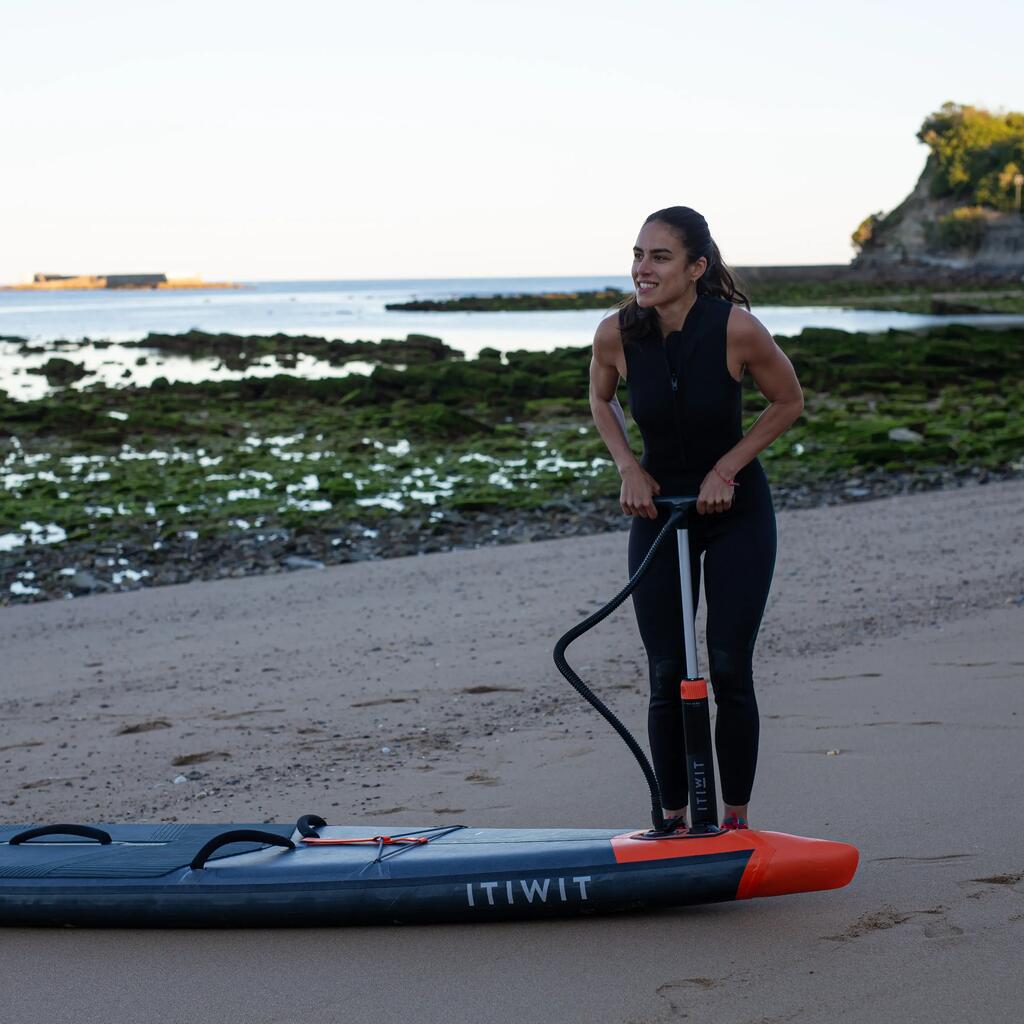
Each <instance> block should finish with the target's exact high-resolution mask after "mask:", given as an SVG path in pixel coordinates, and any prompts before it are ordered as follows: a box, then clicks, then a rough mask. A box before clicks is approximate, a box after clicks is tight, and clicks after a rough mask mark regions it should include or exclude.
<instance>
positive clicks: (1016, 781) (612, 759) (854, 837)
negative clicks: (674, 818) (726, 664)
mask: <svg viewBox="0 0 1024 1024" xmlns="http://www.w3.org/2000/svg"><path fill="white" fill-rule="evenodd" d="M1022 506H1024V481H1010V482H1004V483H992V484H988V485H984V486H978V485H974V486H968V487H964V488H962V489H959V490H949V491H942V492H933V493H928V494H920V495H914V496H904V497H894V498H887V499H884V500H879V501H872V502H865V503H859V504H852V505H844V506H841V507H832V508H819V509H808V510H794V511H785V512H781V513H780V514H779V559H778V565H777V570H776V576H775V582H774V585H773V590H772V595H771V598H770V601H769V605H768V609H767V612H766V615H765V620H764V624H763V627H762V631H761V636H760V640H759V645H758V654H757V658H756V660H755V672H756V676H755V679H756V682H757V686H758V699H759V703H760V707H761V715H762V733H761V758H760V768H759V774H758V781H757V784H756V787H755V792H754V798H753V801H752V804H751V819H752V824H753V825H754V826H755V827H765V828H774V829H778V830H781V831H790V832H796V833H801V834H805V835H812V836H822V837H830V838H836V839H842V840H845V841H849V842H853V843H855V844H856V845H857V846H858V847H859V849H860V852H861V866H860V869H859V872H858V874H857V877H856V878H855V879H854V881H853V883H852V885H851V886H850V887H849V888H847V889H845V890H840V891H837V892H831V893H818V894H808V895H803V896H793V897H784V898H779V899H772V900H759V901H750V902H740V903H731V904H724V905H718V906H706V907H697V908H689V909H681V910H672V911H666V912H661V913H658V914H650V915H628V916H618V917H614V916H613V917H603V918H592V919H581V920H573V921H561V922H534V923H523V924H510V925H494V926H468V925H466V926H409V927H402V928H397V927H392V928H377V929H369V928H352V929H345V928H338V929H332V930H309V931H296V930H287V931H273V930H266V931H238V932H196V931H171V932H162V933H161V932H129V931H121V930H114V931H104V932H96V931H53V930H5V931H2V932H0V981H2V983H3V990H4V1003H5V1007H4V1009H5V1014H4V1015H5V1017H6V1018H8V1019H11V1020H18V1021H22V1022H34V1021H47V1022H63V1021H68V1022H71V1021H74V1022H76V1024H89V1022H93V1021H104V1022H110V1021H124V1022H139V1024H143V1022H161V1024H165V1022H166V1024H170V1022H179V1021H180V1022H184V1021H204V1020H213V1019H217V1020H221V1021H228V1022H234V1021H239V1022H242V1021H245V1022H247V1024H270V1022H283V1021H291V1020H295V1019H297V1018H299V1017H300V1016H309V1015H316V1017H317V1018H318V1019H321V1020H327V1021H341V1020H347V1019H362V1018H376V1017H378V1016H380V1015H386V1016H387V1017H388V1018H398V1017H403V1018H406V1019H408V1018H409V1017H410V1016H412V1015H414V1016H415V1018H416V1019H417V1020H423V1021H445V1022H463V1021H465V1022H490V1021H507V1020H522V1021H540V1020H553V1019H554V1020H559V1021H563V1022H581V1024H582V1022H588V1024H603V1022H622V1024H640V1022H643V1024H662V1022H669V1021H676V1020H689V1021H709V1022H710V1021H735V1022H751V1024H753V1022H761V1024H769V1022H782V1021H799V1022H815V1021H879V1020H882V1021H885V1020H897V1019H899V1020H901V1021H906V1022H913V1021H922V1022H923V1021H928V1022H934V1021H955V1020H966V1019H978V1018H984V1019H987V1020H991V1021H1007V1022H1008V1021H1015V1020H1018V1019H1019V1003H1020V999H1019V980H1018V979H1019V975H1020V971H1021V969H1022V968H1024V853H1022V851H1021V835H1022V834H1024V803H1022V801H1021V798H1020V789H1021V783H1022V781H1024V767H1022V766H1024V758H1022V743H1021V739H1022V732H1024V685H1022V684H1024V598H1022V594H1024V554H1022V552H1024V517H1022V515H1021V508H1022ZM624 571H625V535H624V534H622V533H611V534H601V535H597V536H590V537H581V538H573V539H567V540H553V541H544V542H536V543H532V544H522V545H515V546H506V547H490V548H480V549H477V550H465V551H454V552H448V553H442V554H430V555H424V556H419V557H408V558H398V559H393V560H389V561H383V562H360V563H352V564H347V565H340V566H333V567H329V568H327V569H325V570H321V571H317V570H308V571H300V572H294V573H289V574H287V575H275V576H266V577H248V578H241V579H225V580H221V581H216V582H207V583H190V584H184V585H179V586H165V587H159V588H153V589H146V590H140V591H136V592H132V593H118V594H104V595H96V596H90V597H84V598H76V599H74V600H64V601H50V602H46V603H41V604H37V605H23V606H16V607H9V608H6V609H4V610H3V611H2V613H0V648H2V650H3V658H4V665H3V670H2V673H0V678H2V681H0V709H2V712H3V716H4V722H5V728H4V730H3V733H2V734H0V767H2V769H3V772H2V776H0V814H2V820H3V821H5V822H40V821H48V820H61V821H67V820H79V821H114V820H122V821H123V820H144V821H164V820H171V821H174V820H176V821H202V822H225V823H227V822H241V821H280V822H290V821H294V820H295V819H296V818H297V817H298V816H299V815H300V814H303V813H307V812H316V813H319V814H321V815H323V816H324V817H325V818H327V819H328V820H329V821H330V822H332V823H354V822H358V821H367V822H370V823H372V827H373V829H374V830H384V831H386V830H387V829H388V828H389V827H391V826H400V825H401V826H421V825H427V824H431V825H433V824H443V823H448V822H451V823H468V824H474V825H485V826H509V827H519V826H530V825H536V826H545V825H569V826H579V827H582V826H601V827H619V826H621V827H622V828H623V829H624V830H625V829H628V828H635V827H640V826H643V825H645V824H646V815H647V798H646V789H645V786H644V782H643V779H642V776H641V775H640V773H639V771H638V770H637V769H636V767H635V764H634V763H633V762H632V759H631V757H630V755H629V753H628V752H627V751H626V749H625V747H624V746H623V744H622V743H621V741H620V740H619V739H618V738H617V737H616V736H615V735H614V734H613V733H612V732H611V730H610V729H609V728H608V727H607V726H606V725H605V724H604V723H603V722H602V721H601V720H600V719H599V718H598V716H597V715H596V714H595V713H594V712H593V711H591V710H590V709H589V708H587V707H586V706H585V705H584V704H583V703H582V702H581V701H580V699H579V698H578V697H577V696H576V695H575V694H574V693H573V691H572V690H571V689H570V688H569V687H568V685H567V684H566V683H565V682H564V681H563V680H562V678H561V677H560V676H559V675H558V673H557V671H556V670H555V668H554V666H553V664H552V661H551V648H552V646H553V644H554V642H555V640H556V639H557V637H558V636H559V635H560V634H561V633H562V632H564V630H565V629H567V628H568V627H569V626H570V625H572V624H573V623H575V622H576V621H578V620H579V619H581V618H583V617H584V616H585V615H587V614H589V613H590V612H591V611H593V610H594V608H596V607H597V606H599V605H600V604H601V603H603V601H604V600H605V599H606V598H607V597H609V596H611V594H613V593H614V592H615V591H617V590H618V589H619V587H620V586H621V583H622V581H623V579H624ZM570 660H571V661H572V662H573V664H574V665H575V666H576V667H577V669H578V670H579V671H580V673H581V675H583V676H584V677H585V678H586V679H587V680H588V681H590V682H591V683H592V684H593V685H594V687H595V689H597V690H598V691H599V692H600V693H601V694H602V695H604V696H605V697H606V699H607V700H608V702H609V703H610V704H612V706H613V707H614V708H615V709H616V710H617V711H618V712H619V713H620V714H621V716H622V717H623V719H624V720H625V721H626V722H627V724H628V725H629V726H630V727H631V728H633V729H634V730H635V731H636V732H638V733H639V734H640V735H641V736H643V734H644V723H645V719H646V688H647V683H646V666H645V659H644V655H643V649H642V646H641V644H640V640H639V636H638V634H637V630H636V626H635V622H634V620H633V617H632V613H631V610H630V609H629V608H628V607H627V608H623V609H622V610H620V611H619V612H618V613H617V614H616V615H615V616H614V617H613V618H612V619H611V620H609V621H608V622H607V623H605V624H603V625H602V626H601V627H599V628H598V630H597V631H596V632H594V633H592V634H589V635H588V636H587V637H586V638H584V639H583V640H582V641H580V642H579V643H577V644H576V645H574V647H573V648H572V649H571V651H570ZM644 738H645V737H644ZM176 780H178V781H176Z"/></svg>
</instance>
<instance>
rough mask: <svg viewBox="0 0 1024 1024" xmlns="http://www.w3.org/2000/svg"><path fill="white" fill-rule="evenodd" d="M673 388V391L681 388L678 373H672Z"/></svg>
mask: <svg viewBox="0 0 1024 1024" xmlns="http://www.w3.org/2000/svg"><path fill="white" fill-rule="evenodd" d="M672 390H673V391H678V390H679V381H678V380H677V379H676V375H675V374H674V373H673V374H672Z"/></svg>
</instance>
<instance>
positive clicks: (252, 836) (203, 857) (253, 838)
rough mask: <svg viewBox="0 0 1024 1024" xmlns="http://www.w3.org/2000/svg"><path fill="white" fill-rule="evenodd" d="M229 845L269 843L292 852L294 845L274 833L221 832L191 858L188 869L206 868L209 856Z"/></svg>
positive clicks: (235, 830) (256, 830)
mask: <svg viewBox="0 0 1024 1024" xmlns="http://www.w3.org/2000/svg"><path fill="white" fill-rule="evenodd" d="M231 843H269V844H270V845H271V846H283V847H284V848H285V849H286V850H294V849H295V844H294V843H293V842H292V841H291V840H290V839H286V838H285V837H284V836H279V835H277V834H276V833H275V832H261V831H260V830H259V829H255V828H235V829H232V830H231V831H230V832H221V834H220V835H219V836H214V837H213V838H212V839H211V840H210V841H209V842H208V843H207V844H206V845H205V846H204V847H203V848H202V849H201V850H200V851H199V852H198V853H197V854H196V855H195V856H194V857H193V858H192V863H191V864H189V867H190V868H191V869H192V870H193V871H198V870H199V869H200V868H202V867H205V866H206V861H207V860H208V859H209V857H210V854H211V853H213V852H214V851H215V850H219V849H220V848H221V847H222V846H229V845H230V844H231Z"/></svg>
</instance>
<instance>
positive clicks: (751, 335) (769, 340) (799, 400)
mask: <svg viewBox="0 0 1024 1024" xmlns="http://www.w3.org/2000/svg"><path fill="white" fill-rule="evenodd" d="M726 347H727V353H728V356H727V358H728V363H729V366H730V373H731V372H732V367H736V368H737V369H738V370H739V373H740V376H741V377H742V375H743V371H744V369H746V370H749V371H750V376H751V377H753V379H754V383H755V384H756V385H757V387H758V390H759V391H760V392H761V394H762V395H764V397H765V398H767V399H768V402H769V405H768V407H767V408H766V409H765V410H764V412H762V413H761V415H760V416H758V418H757V420H756V422H755V423H754V425H753V426H752V427H751V428H750V430H748V431H747V433H746V434H745V435H744V436H743V438H742V439H741V440H740V441H738V442H737V443H736V445H735V446H734V447H732V448H731V449H730V450H729V451H727V452H726V453H725V454H724V455H723V456H722V457H721V458H720V459H719V460H718V462H716V463H715V468H714V469H713V470H712V471H711V472H710V473H709V474H708V476H707V477H706V479H705V481H704V484H703V485H702V486H701V495H700V497H701V500H699V501H698V504H697V511H698V512H717V511H722V510H723V507H724V508H727V507H728V506H729V505H731V504H732V487H730V486H729V485H728V484H727V481H729V480H735V479H736V474H737V473H739V471H740V470H741V469H743V467H744V466H746V465H747V464H748V463H749V462H751V461H752V460H753V459H754V458H755V457H756V456H757V454H758V453H759V452H762V451H764V449H765V448H767V447H768V445H770V444H771V443H772V441H774V440H775V439H776V438H777V437H779V435H781V434H782V433H783V432H784V431H785V430H786V429H787V428H788V427H789V426H790V425H791V424H792V423H793V421H794V420H795V419H796V418H797V417H798V416H799V415H800V413H801V412H802V411H803V408H804V393H803V390H802V389H801V387H800V381H798V380H797V377H796V371H795V370H794V369H793V364H792V363H791V362H790V361H789V359H788V358H787V356H786V353H785V352H783V351H782V349H781V348H779V346H778V345H776V344H775V339H774V338H773V337H772V336H771V335H770V334H769V333H768V329H767V328H766V327H765V326H764V324H762V323H761V321H760V320H758V319H757V317H756V316H753V315H752V314H750V313H748V312H747V311H746V310H745V309H741V308H740V307H738V306H737V307H736V308H734V309H733V310H732V311H731V313H730V315H729V322H728V326H727V329H726ZM702 505H703V508H702V507H701V506H702Z"/></svg>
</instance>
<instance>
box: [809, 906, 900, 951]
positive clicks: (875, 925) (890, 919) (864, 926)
mask: <svg viewBox="0 0 1024 1024" xmlns="http://www.w3.org/2000/svg"><path fill="white" fill-rule="evenodd" d="M911 917H913V914H904V913H901V912H900V911H898V910H894V909H893V908H892V907H886V908H885V909H884V910H875V911H872V912H871V913H869V914H862V915H861V916H860V917H858V918H857V920H856V921H854V922H853V924H851V925H850V926H849V928H847V929H846V930H845V931H842V932H840V933H839V934H838V935H823V936H822V938H824V939H827V940H828V941H830V942H849V940H850V939H859V938H860V937H861V936H862V935H868V934H870V933H871V932H881V931H886V930H887V929H889V928H895V927H896V926H897V925H900V924H903V923H904V922H905V921H909V920H910V919H911Z"/></svg>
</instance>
